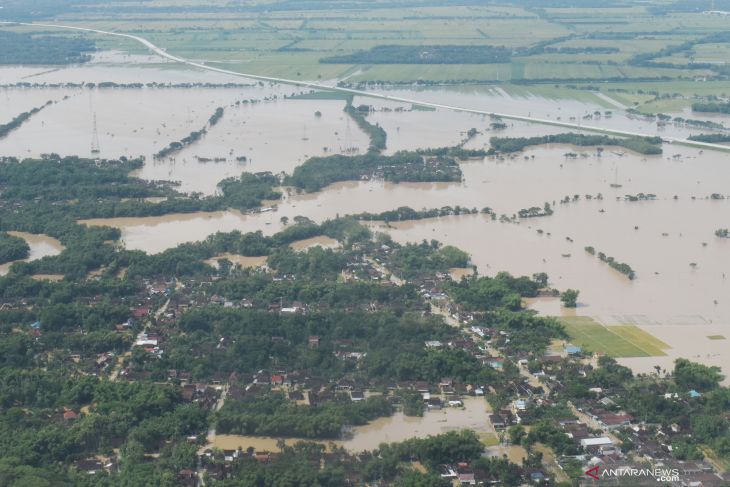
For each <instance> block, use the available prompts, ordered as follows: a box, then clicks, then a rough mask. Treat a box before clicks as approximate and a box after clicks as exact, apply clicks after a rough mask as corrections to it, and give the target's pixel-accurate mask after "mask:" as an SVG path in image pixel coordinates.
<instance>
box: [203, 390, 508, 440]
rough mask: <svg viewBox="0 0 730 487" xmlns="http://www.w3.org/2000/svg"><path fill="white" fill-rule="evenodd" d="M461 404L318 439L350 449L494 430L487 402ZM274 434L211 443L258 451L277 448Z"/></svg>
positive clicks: (400, 415) (398, 415) (471, 400)
mask: <svg viewBox="0 0 730 487" xmlns="http://www.w3.org/2000/svg"><path fill="white" fill-rule="evenodd" d="M462 401H463V403H464V407H463V408H444V409H441V410H438V411H427V412H425V413H424V415H423V416H421V417H413V416H405V415H404V414H403V413H401V412H397V413H395V414H394V415H393V416H390V417H387V418H378V419H376V420H375V421H372V422H370V423H369V424H367V425H364V426H356V427H354V428H352V431H351V432H350V435H348V436H350V437H349V438H347V439H344V440H336V441H320V442H319V443H322V444H323V445H329V444H335V445H337V446H341V447H344V448H346V449H347V450H349V451H351V452H362V451H370V450H374V449H376V448H377V447H378V446H379V445H380V444H381V443H396V442H401V441H404V440H407V439H409V438H426V437H428V436H435V435H439V434H442V433H447V432H449V431H460V430H463V429H469V430H473V431H475V432H477V433H478V434H479V433H492V434H493V433H494V428H493V427H492V425H491V423H490V422H489V412H490V410H489V404H488V403H487V402H486V401H485V400H484V398H479V397H466V398H463V399H462ZM278 441H279V439H278V438H273V437H265V436H243V435H216V436H215V439H214V440H213V442H212V443H211V445H212V446H215V447H217V448H225V449H237V448H238V447H241V448H242V449H243V450H245V449H246V448H248V447H253V448H255V449H256V450H258V451H278V450H279V448H278V446H277V442H278ZM285 441H286V443H287V444H289V445H292V444H294V443H296V442H299V441H306V440H301V439H295V438H287V439H286V440H285Z"/></svg>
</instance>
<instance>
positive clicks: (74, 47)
mask: <svg viewBox="0 0 730 487" xmlns="http://www.w3.org/2000/svg"><path fill="white" fill-rule="evenodd" d="M0 46H2V49H0V64H71V63H84V62H86V61H88V60H89V59H91V56H90V55H89V54H88V53H89V52H93V51H94V50H95V49H96V47H95V45H94V43H93V42H92V41H90V40H88V39H81V38H75V37H61V36H39V35H32V34H25V33H24V34H19V33H16V32H9V31H2V30H0Z"/></svg>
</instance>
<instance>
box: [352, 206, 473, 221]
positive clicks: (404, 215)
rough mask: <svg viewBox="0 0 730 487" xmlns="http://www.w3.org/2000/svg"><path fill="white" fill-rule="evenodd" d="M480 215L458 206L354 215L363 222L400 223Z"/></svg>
mask: <svg viewBox="0 0 730 487" xmlns="http://www.w3.org/2000/svg"><path fill="white" fill-rule="evenodd" d="M477 213H479V210H477V209H476V208H466V207H464V206H459V205H456V206H454V207H451V206H444V207H442V208H431V209H428V210H426V209H423V210H414V209H413V208H411V207H409V206H401V207H399V208H397V209H395V210H389V211H384V212H382V213H367V212H365V213H360V214H358V215H353V216H354V218H355V219H357V220H363V221H385V222H400V221H409V220H423V219H424V218H437V217H441V216H453V215H474V214H477Z"/></svg>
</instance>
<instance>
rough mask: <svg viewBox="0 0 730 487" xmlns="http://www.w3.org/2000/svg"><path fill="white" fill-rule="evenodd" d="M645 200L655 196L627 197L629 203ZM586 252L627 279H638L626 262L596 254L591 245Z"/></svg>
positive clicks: (640, 194) (641, 194) (586, 248)
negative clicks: (595, 256)
mask: <svg viewBox="0 0 730 487" xmlns="http://www.w3.org/2000/svg"><path fill="white" fill-rule="evenodd" d="M645 199H653V195H648V196H647V195H644V193H639V195H637V196H630V195H627V200H628V201H639V200H645ZM585 251H586V252H587V253H589V254H590V255H597V256H598V259H599V260H600V261H601V262H605V263H606V264H608V265H609V266H610V267H611V268H612V269H616V270H617V271H619V272H620V273H621V274H623V275H625V276H626V277H628V278H629V279H630V280H632V281H633V280H634V279H635V278H636V273H635V272H634V270H633V269H632V268H631V266H630V265H628V264H626V263H624V262H618V261H617V260H616V259H614V258H613V257H610V256H607V255H606V254H604V253H603V252H596V249H594V248H593V247H591V246H590V245H589V246H587V247H585Z"/></svg>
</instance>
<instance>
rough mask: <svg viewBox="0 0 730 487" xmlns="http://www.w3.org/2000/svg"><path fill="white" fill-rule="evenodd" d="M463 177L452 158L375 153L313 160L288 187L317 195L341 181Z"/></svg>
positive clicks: (289, 179)
mask: <svg viewBox="0 0 730 487" xmlns="http://www.w3.org/2000/svg"><path fill="white" fill-rule="evenodd" d="M461 177H462V174H461V169H459V165H458V164H457V162H456V161H455V160H454V159H452V158H450V157H424V156H422V155H421V154H418V153H417V152H405V151H403V152H397V153H395V154H393V155H392V156H382V155H379V154H377V153H375V152H372V151H371V152H368V154H365V155H362V156H343V155H333V156H327V157H311V158H309V159H307V160H306V161H304V163H303V164H302V165H301V166H297V167H296V168H295V169H294V172H293V173H292V175H291V176H289V177H287V178H285V179H284V184H287V185H290V186H294V187H296V188H299V189H302V190H304V191H307V192H313V191H319V190H320V189H322V188H324V187H325V186H327V185H329V184H332V183H336V182H339V181H359V180H363V179H371V178H378V179H383V180H385V181H390V182H393V183H400V182H407V181H409V182H433V181H444V182H457V181H461Z"/></svg>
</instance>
